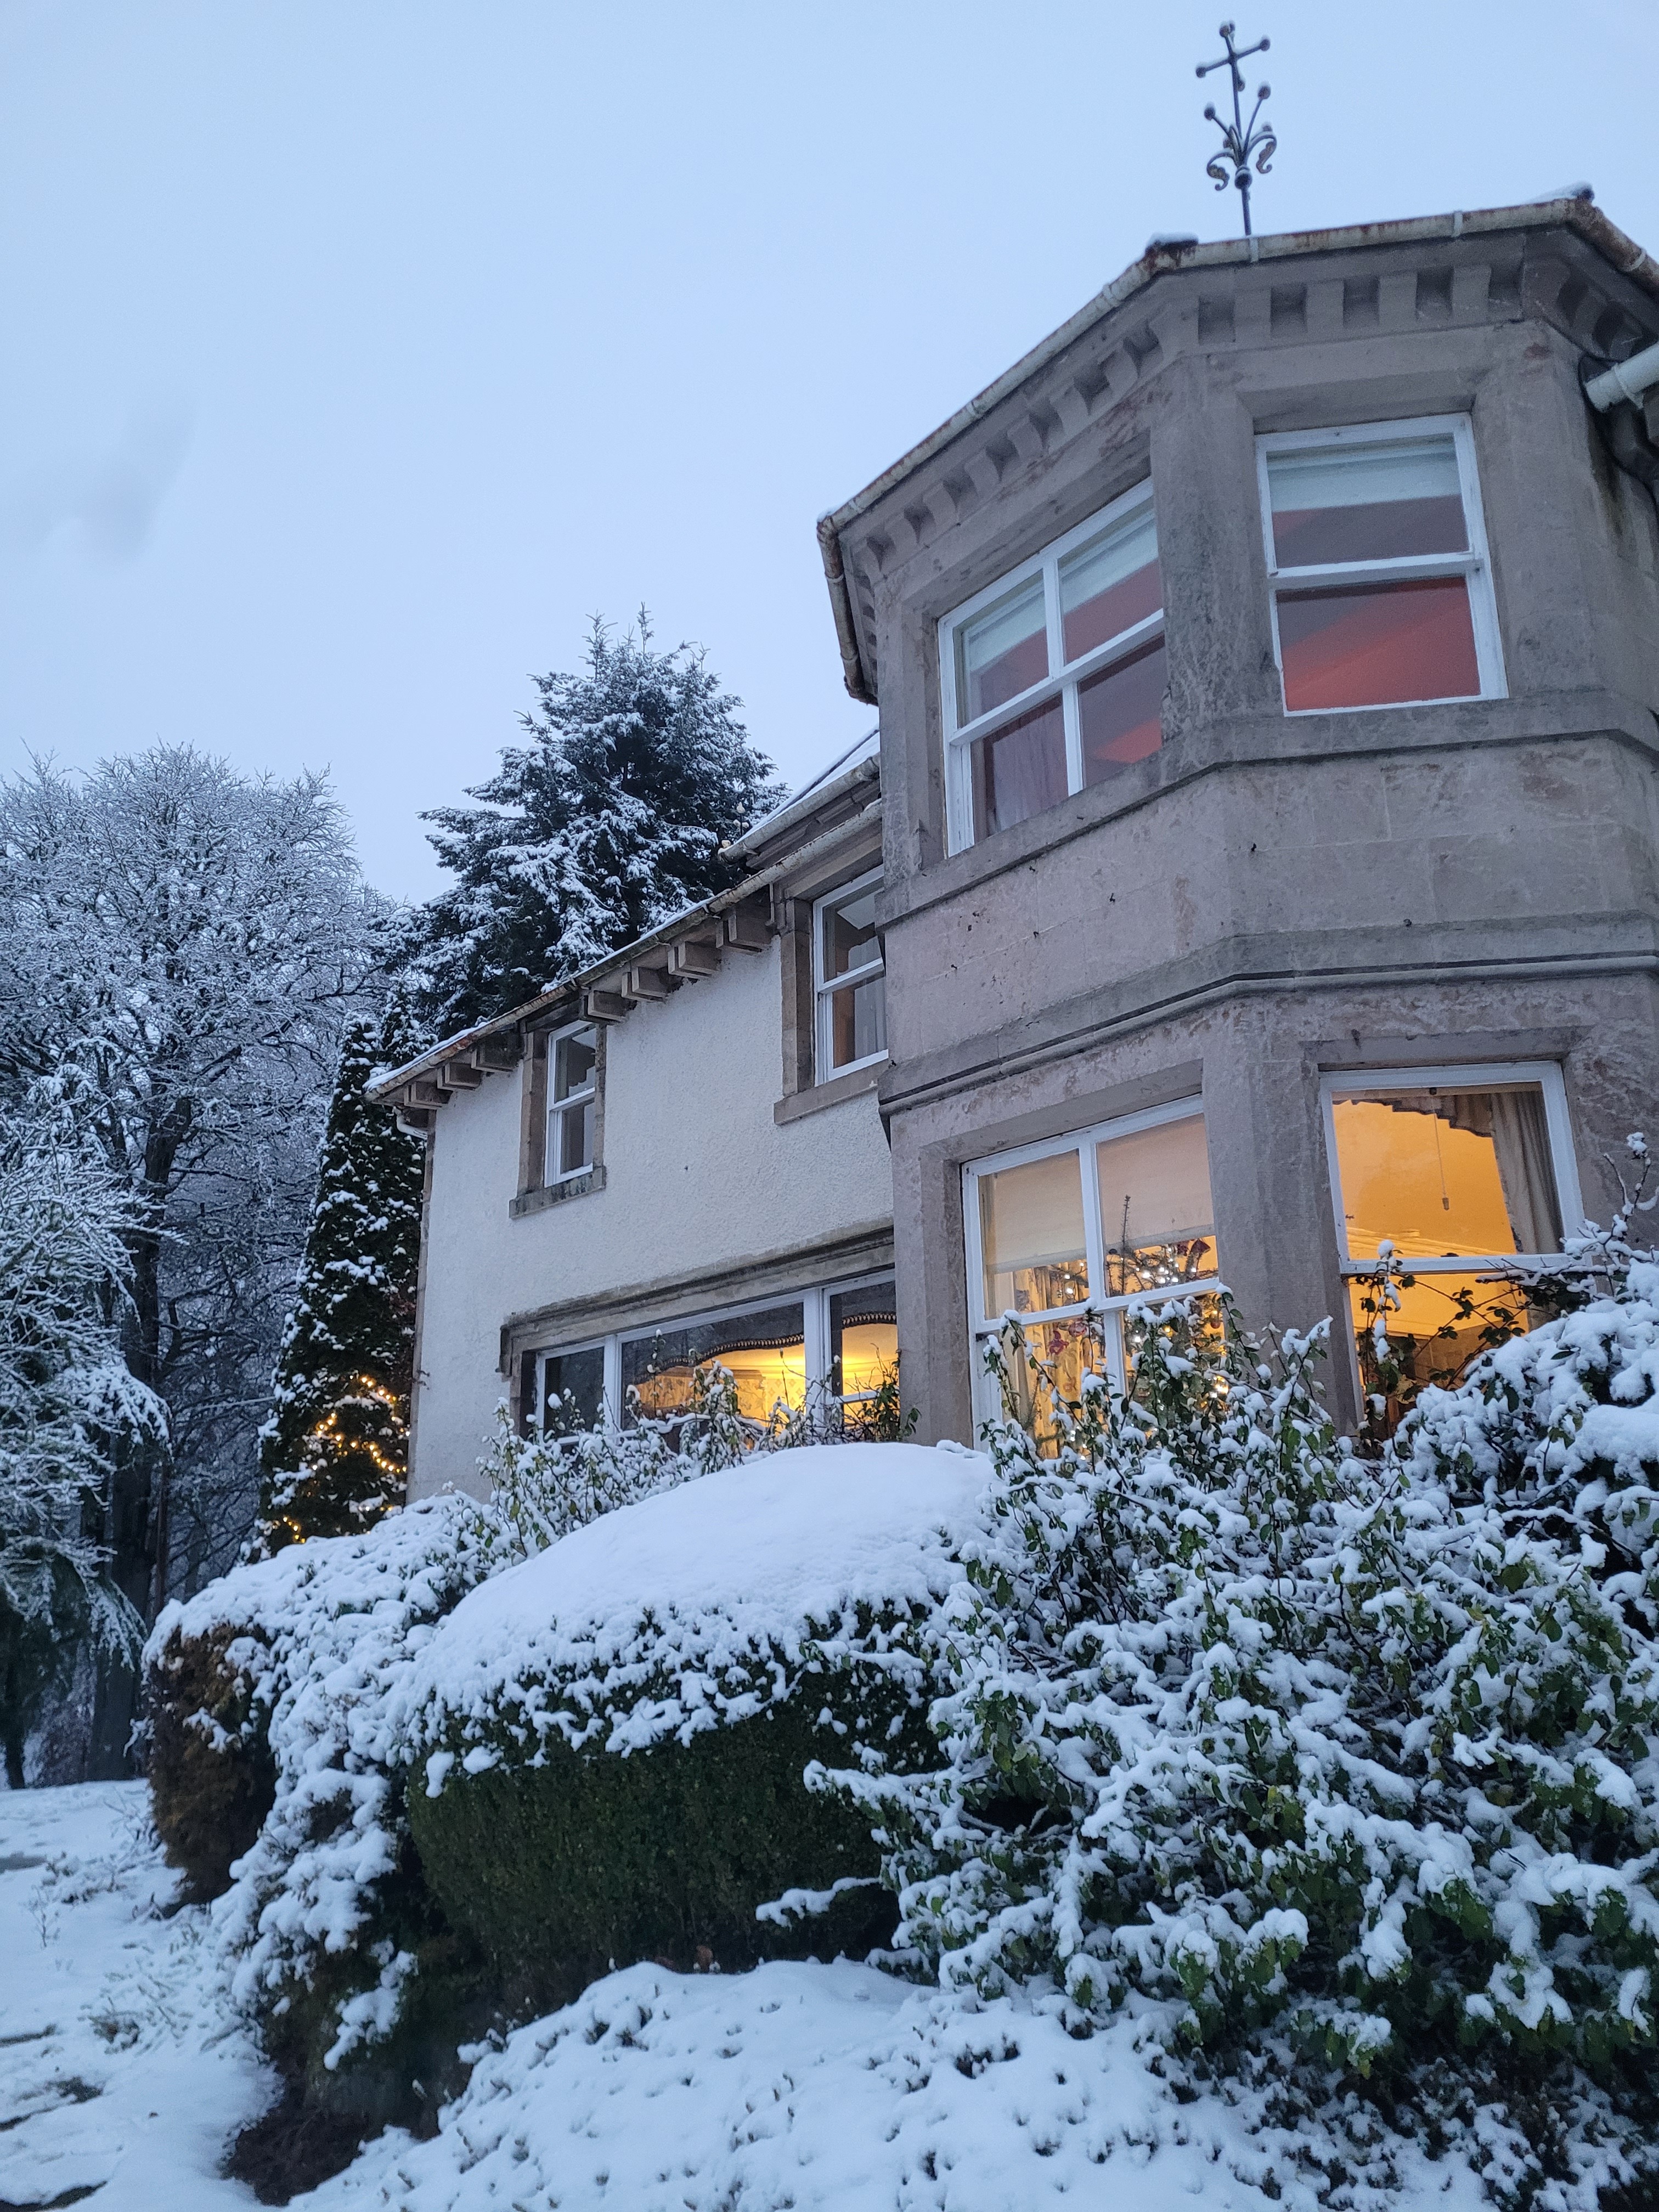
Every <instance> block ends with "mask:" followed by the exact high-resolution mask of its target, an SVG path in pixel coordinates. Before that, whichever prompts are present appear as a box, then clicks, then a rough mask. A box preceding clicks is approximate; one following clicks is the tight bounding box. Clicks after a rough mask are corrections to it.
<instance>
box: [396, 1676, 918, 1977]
mask: <svg viewBox="0 0 1659 2212" xmlns="http://www.w3.org/2000/svg"><path fill="white" fill-rule="evenodd" d="M841 1702H842V1700H841V1699H839V1698H838V1699H836V1703H837V1705H839V1704H840V1703H841ZM823 1704H824V1699H823V1683H822V1681H821V1680H820V1681H819V1682H817V1684H816V1685H814V1684H813V1683H812V1682H811V1680H808V1681H807V1682H805V1683H803V1684H802V1685H801V1686H799V1690H798V1692H797V1694H796V1695H795V1696H794V1697H793V1698H791V1699H787V1700H786V1701H784V1702H783V1703H781V1704H780V1705H768V1706H766V1707H765V1708H763V1711H761V1712H760V1713H759V1714H757V1715H756V1716H755V1717H752V1718H750V1719H746V1720H743V1721H740V1722H737V1723H727V1724H726V1725H723V1726H721V1727H719V1728H714V1729H708V1730H706V1731H704V1732H703V1733H702V1734H701V1735H696V1736H694V1737H693V1738H692V1740H691V1741H690V1743H689V1744H682V1743H680V1742H678V1741H675V1740H673V1739H669V1740H668V1741H665V1742H662V1743H659V1744H657V1745H655V1746H653V1747H652V1748H651V1749H649V1750H647V1751H636V1752H633V1753H629V1754H628V1755H626V1756H623V1755H620V1754H618V1753H611V1752H607V1751H605V1750H604V1749H603V1748H597V1747H592V1748H587V1749H584V1750H581V1751H573V1750H572V1749H571V1748H570V1747H569V1746H568V1744H566V1743H565V1742H564V1741H563V1740H562V1738H561V1737H558V1736H556V1735H555V1736H553V1737H552V1738H551V1739H550V1741H548V1742H547V1744H546V1746H545V1749H544V1754H543V1759H542V1763H540V1764H533V1765H532V1764H531V1763H529V1761H528V1760H527V1759H526V1757H525V1754H524V1753H521V1752H520V1753H516V1755H515V1754H514V1753H513V1747H512V1746H511V1744H510V1743H505V1744H504V1745H503V1746H502V1748H503V1750H505V1751H506V1752H507V1757H506V1758H504V1759H503V1761H502V1763H501V1764H500V1765H496V1766H495V1767H492V1768H489V1769H488V1770H486V1771H484V1772H483V1773H480V1774H476V1775H465V1774H463V1773H460V1772H456V1773H455V1774H453V1776H452V1777H451V1778H450V1780H449V1782H448V1784H447V1787H446V1788H445V1790H444V1791H443V1793H442V1795H441V1796H438V1797H428V1796H425V1795H424V1794H423V1793H422V1791H421V1790H420V1788H419V1786H418V1782H417V1781H416V1779H415V1778H411V1785H412V1786H411V1788H410V1800H409V1812H410V1826H411V1827H412V1828H413V1830H414V1834H415V1839H416V1845H417V1847H418V1849H419V1851H420V1855H421V1860H422V1865H423V1867H424V1869H425V1872H426V1877H427V1880H428V1882H429V1883H430V1885H431V1887H432V1889H433V1891H434V1893H435V1895H436V1897H437V1899H438V1900H439V1902H440V1904H441V1906H442V1908H443V1910H444V1911H445V1913H446V1914H447V1916H448V1917H449V1919H450V1920H451V1921H452V1922H453V1923H454V1924H455V1925H456V1926H457V1927H459V1928H462V1929H465V1930H467V1931H468V1932H469V1933H470V1934H471V1936H473V1937H474V1938H476V1940H477V1942H478V1944H479V1946H480V1947H481V1948H482V1950H483V1953H484V1954H485V1956H486V1957H487V1959H488V1960H489V1966H490V1979H491V1982H492V1984H493V1986H494V1988H495V1991H496V1994H497V1996H498V1997H499V1998H500V2000H501V2002H502V2003H503V2005H504V2007H505V2008H506V2009H507V2012H508V2013H509V2014H512V2015H520V2016H522V2015H526V2013H528V2012H533V2011H541V2010H548V2009H551V2008H553V2007H555V2006H557V2005H561V2004H564V2003H568V2002H569V2000H570V1999H571V1998H572V1997H574V1996H576V1995H577V1994H578V1993H579V1992H580V1990H582V1989H583V1988H585V1987H586V1984H588V1983H589V1982H591V1981H593V1980H595V1979H597V1978H598V1977H599V1976H600V1975H601V1974H604V1973H606V1972H609V1971H610V1970H611V1967H612V1966H613V1965H614V1966H627V1965H629V1963H631V1962H632V1961H634V1960H640V1959H655V1960H661V1961H662V1962H663V1963H664V1964H665V1965H668V1966H676V1967H678V1968H680V1969H682V1970H686V1969H691V1968H694V1967H696V1966H708V1965H710V1964H718V1965H720V1966H724V1967H726V1968H739V1967H744V1966H753V1965H755V1964H756V1963H757V1961H758V1960H761V1959H763V1958H779V1957H801V1956H804V1955H805V1954H809V1953H817V1954H820V1955H822V1954H825V1953H827V1952H833V1951H836V1950H842V1949H845V1950H849V1951H854V1952H856V1953H861V1952H863V1951H866V1950H868V1949H869V1948H871V1946H872V1944H874V1943H877V1942H882V1941H884V1938H885V1936H887V1935H888V1934H889V1933H890V1930H891V1928H892V1924H893V1911H892V1900H891V1899H890V1897H888V1896H887V1894H886V1893H885V1892H884V1891H882V1890H879V1889H878V1888H874V1887H872V1888H869V1889H857V1890H854V1891H851V1892H848V1893H844V1894H843V1896H842V1898H840V1899H837V1900H836V1908H835V1909H834V1911H832V1912H831V1913H830V1914H829V1915H827V1916H824V1917H813V1918H809V1919H806V1920H805V1921H797V1922H794V1923H792V1924H791V1925H789V1926H787V1927H779V1926H777V1925H776V1924H775V1923H772V1922H769V1921H757V1919H756V1917H755V1909H756V1907H757V1905H762V1904H764V1903H766V1902H767V1901H769V1899H774V1898H776V1897H778V1896H780V1895H781V1893H783V1892H784V1891H785V1890H787V1889H794V1888H800V1889H818V1890H824V1889H828V1888H829V1887H830V1886H831V1885H832V1884H833V1883H835V1882H836V1881H841V1880H842V1879H844V1878H846V1877H848V1876H855V1877H856V1876H866V1877H869V1876H874V1875H876V1874H877V1872H878V1863H879V1862H878V1853H877V1850H876V1847H875V1844H873V1842H872V1839H871V1835H870V1829H869V1823H868V1821H867V1820H865V1819H862V1818H860V1816H859V1815H858V1814H856V1813H854V1812H853V1811H851V1810H849V1809H848V1807H846V1806H845V1805H844V1804H842V1802H839V1801H838V1800H836V1799H834V1798H830V1797H827V1796H818V1795H817V1794H814V1793H811V1792H809V1791H808V1790H807V1789H806V1787H805V1783H804V1781H803V1780H802V1775H803V1771H804V1770H805V1767H806V1765H807V1764H808V1762H809V1761H811V1760H812V1759H822V1760H823V1761H824V1763H825V1764H826V1765H841V1764H842V1763H843V1762H844V1761H845V1759H846V1758H847V1755H848V1741H847V1738H846V1737H845V1736H843V1735H839V1734H837V1733H836V1731H835V1730H834V1729H833V1728H832V1727H830V1726H829V1725H827V1724H824V1723H823V1722H822V1721H821V1720H820V1719H819V1718H818V1717H817V1716H818V1715H820V1714H821V1712H822V1711H823ZM895 1710H896V1708H895ZM865 1725H866V1729H867V1727H868V1720H867V1718H866V1724H865ZM861 1732H863V1731H861ZM885 1733H886V1732H885V1729H884V1728H878V1729H877V1730H876V1731H874V1735H875V1740H881V1739H882V1738H884V1736H885ZM866 1740H869V1738H868V1737H866Z"/></svg>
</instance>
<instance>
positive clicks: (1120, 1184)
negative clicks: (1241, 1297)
mask: <svg viewBox="0 0 1659 2212" xmlns="http://www.w3.org/2000/svg"><path fill="white" fill-rule="evenodd" d="M1137 1122H1138V1123H1139V1126H1137ZM966 1174H967V1188H966V1189H965V1191H964V1199H965V1201H966V1204H967V1206H968V1207H969V1209H970V1212H969V1219H968V1223H967V1227H968V1231H969V1235H968V1246H969V1266H970V1267H971V1268H973V1269H974V1270H975V1273H974V1274H973V1275H971V1276H970V1277H969V1304H970V1305H972V1304H973V1303H974V1301H975V1299H977V1300H978V1302H979V1303H978V1305H977V1309H976V1310H975V1311H974V1312H973V1313H972V1315H971V1316H970V1318H971V1322H972V1333H973V1358H974V1379H975V1391H976V1393H977V1403H978V1407H979V1413H980V1415H981V1418H983V1417H984V1416H985V1415H987V1414H988V1413H994V1412H995V1411H996V1410H997V1406H996V1394H995V1391H994V1388H993V1386H992V1385H991V1384H990V1383H989V1381H988V1379H987V1376H986V1372H985V1352H986V1349H987V1346H988V1345H989V1343H990V1342H991V1340H993V1339H994V1338H996V1337H998V1336H999V1335H1000V1330H1001V1326H1002V1322H1003V1317H1004V1316H1005V1315H1006V1314H1008V1313H1014V1314H1017V1315H1018V1316H1021V1319H1022V1322H1023V1326H1024V1337H1025V1341H1026V1344H1027V1345H1028V1346H1029V1347H1030V1352H1031V1355H1032V1356H1033V1357H1034V1358H1036V1360H1037V1362H1038V1363H1039V1366H1040V1367H1041V1368H1042V1370H1044V1373H1043V1374H1040V1375H1038V1376H1034V1377H1027V1378H1021V1377H1020V1376H1013V1377H1012V1382H1013V1383H1014V1384H1015V1386H1016V1388H1017V1389H1018V1391H1020V1392H1023V1393H1024V1394H1025V1396H1026V1399H1028V1400H1029V1403H1027V1404H1025V1407H1024V1410H1025V1411H1026V1412H1027V1413H1034V1418H1036V1421H1037V1425H1038V1429H1039V1431H1041V1432H1042V1433H1043V1434H1047V1433H1048V1428H1049V1427H1050V1426H1051V1425H1052V1414H1051V1411H1048V1410H1045V1408H1048V1407H1051V1401H1052V1397H1053V1394H1054V1391H1056V1390H1057V1391H1058V1392H1059V1393H1060V1395H1062V1396H1064V1397H1066V1398H1071V1399H1075V1397H1076V1396H1077V1394H1078V1388H1079V1385H1080V1383H1081V1381H1082V1378H1083V1376H1084V1375H1085V1373H1089V1372H1092V1371H1095V1370H1099V1369H1104V1370H1105V1372H1106V1373H1108V1374H1109V1376H1111V1377H1112V1380H1113V1382H1114V1383H1115V1385H1116V1386H1117V1387H1118V1388H1120V1389H1121V1388H1122V1387H1123V1385H1124V1384H1125V1383H1126V1382H1127V1380H1128V1378H1129V1376H1131V1375H1132V1374H1133V1356H1134V1355H1133V1344H1134V1341H1135V1340H1136V1339H1135V1333H1136V1331H1137V1330H1144V1328H1146V1327H1147V1326H1149V1325H1151V1316H1153V1315H1155V1314H1156V1313H1157V1312H1158V1310H1161V1308H1162V1306H1163V1305H1164V1304H1166V1303H1167V1302H1168V1301H1169V1300H1170V1299H1171V1298H1180V1299H1182V1300H1185V1299H1188V1298H1191V1297H1200V1298H1202V1297H1204V1296H1205V1293H1206V1289H1207V1291H1211V1292H1212V1291H1214V1289H1215V1287H1216V1285H1217V1282H1218V1265H1219V1262H1218V1254H1217V1249H1216V1235H1215V1222H1214V1207H1213V1205H1212V1200H1211V1196H1210V1162H1209V1152H1208V1150H1207V1147H1206V1143H1205V1136H1204V1119H1203V1116H1202V1115H1201V1114H1197V1113H1194V1111H1193V1110H1192V1108H1191V1106H1190V1105H1186V1106H1182V1107H1179V1108H1176V1109H1173V1110H1170V1109H1165V1110H1164V1111H1163V1112H1162V1113H1159V1114H1157V1115H1145V1116H1139V1117H1137V1119H1136V1121H1131V1122H1129V1123H1128V1124H1127V1126H1126V1125H1125V1123H1124V1122H1122V1121H1118V1122H1107V1123H1105V1124H1103V1125H1102V1126H1101V1127H1098V1128H1096V1129H1089V1130H1084V1131H1082V1132H1080V1133H1079V1134H1078V1135H1077V1136H1075V1137H1073V1138H1071V1139H1067V1140H1066V1142H1065V1143H1064V1144H1061V1145H1057V1146H1055V1148H1054V1150H1053V1151H1052V1152H1043V1153H1040V1154H1039V1155H1038V1156H1037V1158H1035V1159H1024V1160H1022V1159H1020V1158H1018V1155H1015V1156H1014V1157H1013V1158H1012V1160H1011V1161H1010V1164H1008V1165H1007V1166H1006V1167H1004V1166H1001V1165H1000V1164H998V1163H997V1162H996V1161H995V1160H988V1161H986V1162H984V1163H982V1164H980V1165H978V1166H977V1167H973V1168H969V1170H967V1171H966ZM1212 1303H1213V1301H1212Z"/></svg>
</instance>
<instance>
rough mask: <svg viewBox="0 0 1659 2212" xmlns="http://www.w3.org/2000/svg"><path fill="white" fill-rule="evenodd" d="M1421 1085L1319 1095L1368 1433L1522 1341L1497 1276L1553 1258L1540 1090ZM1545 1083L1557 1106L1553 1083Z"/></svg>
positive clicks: (1522, 1315)
mask: <svg viewBox="0 0 1659 2212" xmlns="http://www.w3.org/2000/svg"><path fill="white" fill-rule="evenodd" d="M1432 1073H1433V1071H1428V1072H1425V1076H1424V1078H1422V1079H1414V1080H1413V1081H1412V1082H1410V1083H1401V1082H1395V1083H1391V1084H1389V1085H1377V1086H1376V1087H1374V1088H1363V1089H1362V1088H1359V1087H1358V1086H1356V1087H1355V1088H1354V1089H1353V1090H1352V1091H1342V1090H1333V1091H1332V1092H1331V1094H1330V1130H1331V1137H1332V1142H1333V1147H1334V1154H1335V1159H1334V1165H1335V1170H1336V1175H1335V1183H1336V1189H1337V1194H1338V1196H1337V1208H1338V1225H1339V1227H1340V1231H1341V1240H1342V1249H1343V1255H1344V1261H1343V1266H1344V1273H1346V1276H1347V1279H1348V1283H1347V1288H1348V1302H1349V1310H1350V1318H1351V1320H1352V1325H1353V1330H1354V1349H1355V1352H1356V1355H1357V1358H1358V1367H1359V1377H1360V1383H1361V1388H1362V1389H1363V1390H1364V1396H1365V1418H1366V1424H1367V1426H1368V1427H1369V1428H1370V1430H1371V1431H1373V1432H1374V1433H1387V1432H1389V1431H1391V1430H1392V1429H1393V1428H1394V1426H1395V1424H1396V1423H1397V1422H1398V1421H1399V1419H1400V1417H1401V1414H1402V1413H1404V1412H1405V1410H1406V1409H1407V1407H1409V1406H1410V1405H1411V1403H1412V1402H1413V1400H1414V1399H1415V1397H1416V1395H1417V1394H1418V1392H1419V1390H1421V1389H1423V1388H1424V1387H1425V1385H1427V1384H1429V1383H1438V1384H1442V1385H1449V1384H1452V1383H1455V1382H1456V1381H1457V1380H1458V1378H1459V1377H1460V1376H1462V1372H1463V1370H1464V1369H1465V1368H1466V1367H1467V1365H1468V1362H1469V1361H1470V1360H1471V1359H1473V1358H1474V1357H1475V1355H1476V1354H1477V1353H1479V1352H1484V1351H1486V1350H1487V1349H1488V1348H1489V1347H1490V1346H1492V1345H1493V1344H1497V1343H1500V1342H1501V1341H1502V1340H1504V1338H1505V1337H1507V1336H1513V1335H1515V1334H1516V1333H1517V1332H1518V1331H1520V1330H1522V1329H1526V1328H1530V1327H1531V1326H1532V1325H1533V1322H1534V1318H1535V1316H1534V1315H1533V1313H1532V1312H1531V1311H1530V1310H1529V1308H1528V1303H1527V1298H1526V1296H1525V1293H1524V1291H1522V1288H1521V1287H1520V1285H1518V1284H1516V1282H1515V1281H1514V1280H1512V1279H1505V1276H1504V1273H1503V1267H1504V1261H1510V1262H1511V1263H1513V1262H1515V1261H1516V1260H1517V1259H1523V1258H1525V1257H1528V1256H1533V1257H1539V1258H1541V1257H1543V1256H1545V1255H1548V1254H1550V1253H1552V1252H1559V1250H1560V1249H1561V1239H1562V1218H1563V1208H1562V1201H1561V1192H1560V1184H1559V1179H1558V1176H1557V1172H1556V1165H1555V1158H1556V1155H1555V1151H1554V1145H1553V1139H1552V1136H1551V1131H1550V1117H1549V1108H1548V1105H1547V1099H1546V1094H1545V1085H1544V1083H1543V1082H1542V1081H1541V1080H1540V1081H1512V1082H1504V1081H1497V1082H1491V1083H1486V1084H1479V1085H1477V1084H1476V1083H1474V1082H1470V1081H1468V1080H1467V1079H1465V1080H1455V1081H1452V1082H1444V1081H1442V1082H1435V1081H1433V1080H1432V1079H1431V1076H1432ZM1457 1073H1458V1075H1459V1076H1463V1077H1466V1076H1467V1073H1468V1072H1467V1071H1462V1070H1460V1071H1457ZM1550 1081H1551V1082H1552V1083H1553V1085H1555V1087H1556V1091H1557V1093H1558V1095H1559V1077H1557V1076H1555V1075H1554V1073H1553V1071H1551V1072H1550ZM1385 1243H1386V1244H1388V1245H1390V1246H1391V1247H1392V1248H1393V1255H1394V1256H1393V1260H1392V1261H1391V1263H1390V1264H1389V1266H1388V1267H1386V1268H1385V1267H1383V1264H1382V1261H1381V1253H1382V1248H1383V1245H1384V1244H1385ZM1483 1263H1484V1264H1483ZM1385 1278H1386V1279H1385Z"/></svg>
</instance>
